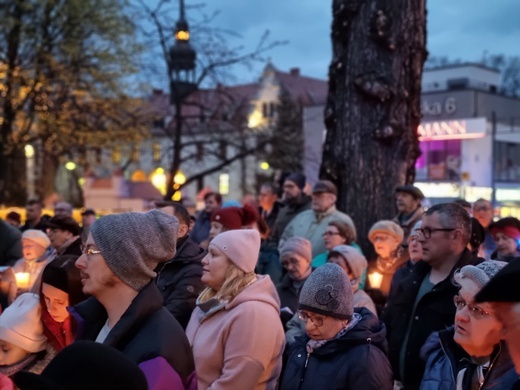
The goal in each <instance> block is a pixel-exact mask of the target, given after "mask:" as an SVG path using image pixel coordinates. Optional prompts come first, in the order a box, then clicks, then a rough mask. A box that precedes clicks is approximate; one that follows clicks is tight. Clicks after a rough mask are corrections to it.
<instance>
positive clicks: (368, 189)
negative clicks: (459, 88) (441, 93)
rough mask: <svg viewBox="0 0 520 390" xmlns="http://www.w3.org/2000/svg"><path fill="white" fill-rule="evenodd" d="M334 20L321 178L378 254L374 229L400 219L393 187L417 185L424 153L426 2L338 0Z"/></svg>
mask: <svg viewBox="0 0 520 390" xmlns="http://www.w3.org/2000/svg"><path fill="white" fill-rule="evenodd" d="M333 18H334V19H333V23H332V34H331V35H332V46H333V58H332V62H331V64H330V68H329V95H328V102H327V106H326V108H325V124H326V127H327V137H326V140H325V145H324V150H323V160H322V165H321V170H320V177H321V178H323V179H329V180H332V181H333V182H334V183H336V185H337V186H338V190H339V197H338V204H337V205H338V208H339V209H340V210H343V211H345V212H347V213H348V214H350V216H351V217H352V218H353V220H354V221H355V223H356V226H357V229H358V236H359V237H360V244H361V246H362V248H363V250H365V251H368V252H371V251H372V249H371V246H370V244H369V243H368V240H367V238H366V236H367V233H368V230H369V229H370V227H371V225H372V224H373V223H374V222H376V221H377V220H380V219H388V218H392V217H393V216H394V214H395V203H394V189H395V187H396V186H398V185H402V184H405V183H413V181H414V177H415V169H414V165H415V161H416V159H417V158H418V157H419V155H420V150H419V141H418V136H417V126H418V125H419V122H420V118H421V114H420V94H421V74H422V67H423V63H424V60H425V58H426V55H427V53H426V49H425V44H426V12H425V0H393V1H385V0H333Z"/></svg>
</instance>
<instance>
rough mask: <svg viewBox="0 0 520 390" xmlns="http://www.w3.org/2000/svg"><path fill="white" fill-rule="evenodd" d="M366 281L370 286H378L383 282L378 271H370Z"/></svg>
mask: <svg viewBox="0 0 520 390" xmlns="http://www.w3.org/2000/svg"><path fill="white" fill-rule="evenodd" d="M368 281H369V282H370V287H372V288H380V287H381V283H383V275H381V274H380V273H379V272H372V273H371V274H369V275H368Z"/></svg>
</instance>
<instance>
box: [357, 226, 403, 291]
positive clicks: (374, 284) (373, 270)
mask: <svg viewBox="0 0 520 390" xmlns="http://www.w3.org/2000/svg"><path fill="white" fill-rule="evenodd" d="M403 237H404V232H403V229H401V227H400V226H399V225H398V224H396V223H395V222H393V221H389V220H383V221H379V222H376V223H375V224H374V225H373V226H372V227H371V228H370V231H369V232H368V239H369V240H370V242H371V243H372V244H373V245H374V249H375V251H376V254H377V258H376V260H375V261H372V262H371V264H370V265H369V266H368V270H367V275H368V278H367V288H371V289H375V290H380V291H381V292H382V293H383V294H384V295H385V296H387V295H388V293H389V292H390V284H391V282H392V277H393V276H394V273H395V271H397V270H398V269H399V268H400V267H401V266H402V265H403V264H404V263H405V262H406V257H407V256H400V254H399V246H400V245H401V242H402V241H403Z"/></svg>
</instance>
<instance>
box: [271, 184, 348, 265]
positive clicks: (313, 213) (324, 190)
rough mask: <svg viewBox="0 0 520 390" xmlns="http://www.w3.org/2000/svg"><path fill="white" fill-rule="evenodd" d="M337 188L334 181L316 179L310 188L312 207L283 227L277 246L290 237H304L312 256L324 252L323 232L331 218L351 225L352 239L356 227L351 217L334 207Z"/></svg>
mask: <svg viewBox="0 0 520 390" xmlns="http://www.w3.org/2000/svg"><path fill="white" fill-rule="evenodd" d="M337 196H338V190H337V188H336V186H335V185H334V183H332V182H331V181H328V180H320V181H318V182H317V183H316V184H315V185H314V187H313V188H312V209H311V210H307V211H304V212H302V213H300V214H298V215H297V216H296V217H295V218H294V219H293V220H292V221H291V222H290V223H289V224H288V225H287V227H286V228H285V230H284V232H283V234H282V238H281V239H280V244H279V248H281V247H282V245H283V243H284V242H285V241H286V240H288V239H289V238H291V237H304V238H306V239H307V240H309V241H310V242H311V245H312V258H315V257H316V256H318V255H319V254H320V253H323V252H325V251H326V250H327V249H326V248H325V242H324V241H323V233H325V230H326V229H327V225H328V224H329V222H330V221H332V220H340V221H343V222H345V223H346V224H348V225H349V226H350V227H352V229H353V232H354V241H355V240H356V227H355V225H354V222H353V221H352V218H350V217H349V216H348V215H347V214H345V213H342V212H341V211H338V210H337V209H336V199H337Z"/></svg>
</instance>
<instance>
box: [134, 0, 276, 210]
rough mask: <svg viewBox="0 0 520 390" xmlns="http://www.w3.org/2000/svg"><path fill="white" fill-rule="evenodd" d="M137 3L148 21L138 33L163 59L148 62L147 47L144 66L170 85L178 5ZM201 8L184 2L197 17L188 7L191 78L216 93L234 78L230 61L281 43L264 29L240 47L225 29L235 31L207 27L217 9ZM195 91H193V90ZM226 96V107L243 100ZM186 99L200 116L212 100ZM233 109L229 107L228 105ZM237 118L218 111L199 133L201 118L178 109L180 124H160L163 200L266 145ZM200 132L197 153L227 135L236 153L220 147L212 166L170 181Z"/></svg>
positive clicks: (241, 61) (244, 60)
mask: <svg viewBox="0 0 520 390" xmlns="http://www.w3.org/2000/svg"><path fill="white" fill-rule="evenodd" d="M137 3H138V5H139V9H140V11H141V12H142V13H143V17H144V18H146V19H148V21H149V22H151V25H152V27H151V28H147V27H146V26H145V25H144V24H143V25H141V28H142V29H143V36H144V37H145V46H146V47H148V48H149V49H150V50H151V51H152V52H154V53H155V56H154V57H153V58H159V56H160V57H161V59H162V60H164V62H162V61H161V62H158V61H152V62H151V63H149V62H148V61H147V60H146V58H150V57H149V56H150V54H151V52H148V53H147V55H146V56H143V62H144V63H146V64H148V65H149V66H150V67H148V71H151V73H152V74H155V76H156V75H157V74H161V73H162V74H165V76H166V78H164V80H168V81H169V85H170V86H171V85H172V83H171V82H172V80H173V79H172V74H173V73H172V63H171V61H170V56H169V53H170V48H171V47H172V45H173V42H174V32H175V23H176V21H177V20H178V19H179V17H178V15H179V13H178V9H177V8H176V7H173V8H171V7H170V2H169V1H167V0H154V1H144V0H138V1H137ZM204 8H205V5H204V4H196V5H193V6H189V7H188V9H190V10H191V11H197V15H198V16H199V18H198V19H197V18H196V17H193V14H194V13H195V12H191V13H190V18H188V19H189V25H190V38H189V39H190V42H191V44H192V45H193V47H194V48H195V50H196V52H197V69H199V71H198V72H197V79H196V83H195V84H196V86H197V88H199V89H200V88H204V87H206V88H220V91H217V93H221V92H222V91H224V90H225V85H226V84H227V83H228V82H229V81H230V80H233V75H232V72H231V69H233V66H237V65H238V66H245V67H248V68H250V67H251V66H252V65H253V64H254V63H257V62H261V61H264V60H265V58H264V57H263V55H264V54H265V53H266V52H268V51H269V50H271V49H272V48H274V47H277V46H279V45H281V44H283V42H281V41H271V40H270V39H269V33H268V32H267V31H266V32H265V33H264V35H262V37H261V38H260V40H259V42H258V45H257V46H256V47H255V48H254V49H252V50H245V49H244V48H243V47H241V46H232V45H231V44H230V42H229V39H228V38H229V37H230V35H232V36H237V34H236V33H233V32H231V31H229V30H223V29H219V28H215V27H212V21H213V20H214V18H215V17H216V16H217V15H218V12H216V13H213V14H210V15H207V14H205V13H204ZM197 15H196V16H197ZM144 69H146V68H144ZM223 86H224V87H223ZM169 93H170V95H174V91H173V90H171V89H170V90H169ZM196 94H197V93H193V94H192V95H196ZM226 99H227V100H228V103H229V104H230V106H231V107H236V106H239V105H242V104H243V101H242V98H241V97H238V98H237V97H236V96H231V99H229V96H228V97H226ZM233 99H235V100H233ZM190 105H191V106H192V110H191V111H192V112H193V111H194V110H193V108H195V111H196V112H202V113H203V115H202V116H204V117H207V115H204V113H205V112H206V113H207V112H208V111H210V112H211V111H212V110H213V109H214V108H213V107H211V106H205V105H204V104H201V102H200V101H199V100H198V97H197V96H188V97H187V98H186V99H185V101H184V102H183V104H182V106H181V107H186V106H190ZM232 110H234V109H233V108H232ZM172 114H173V113H172ZM172 116H173V115H172ZM199 117H200V116H199ZM237 118H238V115H237V116H235V117H234V119H235V120H234V121H233V122H231V121H228V120H227V119H224V120H222V117H221V119H220V120H218V121H213V125H214V127H213V128H212V129H210V131H208V132H204V133H201V132H200V131H199V130H198V129H197V127H198V126H199V125H200V124H201V123H200V121H199V122H197V121H196V120H195V119H196V118H189V117H187V116H186V115H184V114H182V113H181V118H180V122H181V124H180V125H173V126H165V127H164V130H165V133H166V135H167V136H168V137H169V138H170V139H171V140H172V151H171V155H172V159H171V164H170V169H169V175H168V184H167V189H166V190H167V192H166V195H165V199H166V200H169V199H171V198H172V196H173V195H174V193H175V192H176V191H179V190H180V189H181V188H182V186H186V185H187V184H189V183H192V182H194V181H197V180H201V179H202V178H203V177H204V176H206V175H209V174H211V173H214V172H218V171H220V170H221V169H223V168H225V167H226V166H228V165H229V164H231V163H233V162H234V161H237V160H242V161H243V159H244V158H245V157H247V156H249V155H251V154H252V153H255V152H257V151H259V150H261V149H262V148H263V147H264V146H265V141H264V142H254V140H252V139H251V138H254V137H252V136H255V134H251V133H249V132H247V120H246V119H247V117H245V116H244V118H243V121H241V122H238V121H236V119H237ZM189 122H191V124H190V123H189ZM217 122H218V124H217ZM229 125H232V126H233V127H234V128H233V129H229ZM201 127H202V128H207V127H208V123H204V124H202V126H201ZM197 133H198V134H197ZM201 135H202V136H204V137H205V138H204V140H205V141H204V142H203V143H202V144H201V143H199V145H200V146H201V148H202V149H203V151H202V154H204V155H214V154H215V151H217V154H218V153H219V152H218V150H220V149H221V148H220V146H221V145H223V143H224V142H228V143H230V144H231V143H233V141H231V139H233V138H234V139H236V141H235V142H234V146H235V148H234V150H235V153H234V154H233V155H229V156H228V155H224V154H222V153H220V154H221V155H222V156H221V157H222V158H220V159H218V161H215V163H214V164H213V165H212V166H209V167H206V168H205V169H203V170H200V171H199V172H196V173H194V174H192V175H191V176H190V177H187V178H186V181H185V182H184V183H183V184H181V185H177V184H174V177H175V174H176V173H177V172H179V170H181V167H182V166H183V165H184V164H186V163H187V162H189V161H192V160H193V159H194V158H195V157H196V156H197V155H198V154H199V153H195V154H194V153H191V152H190V150H191V148H190V147H191V146H192V145H193V144H194V143H197V142H199V141H198V140H197V139H196V138H197V137H200V136H201Z"/></svg>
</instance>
